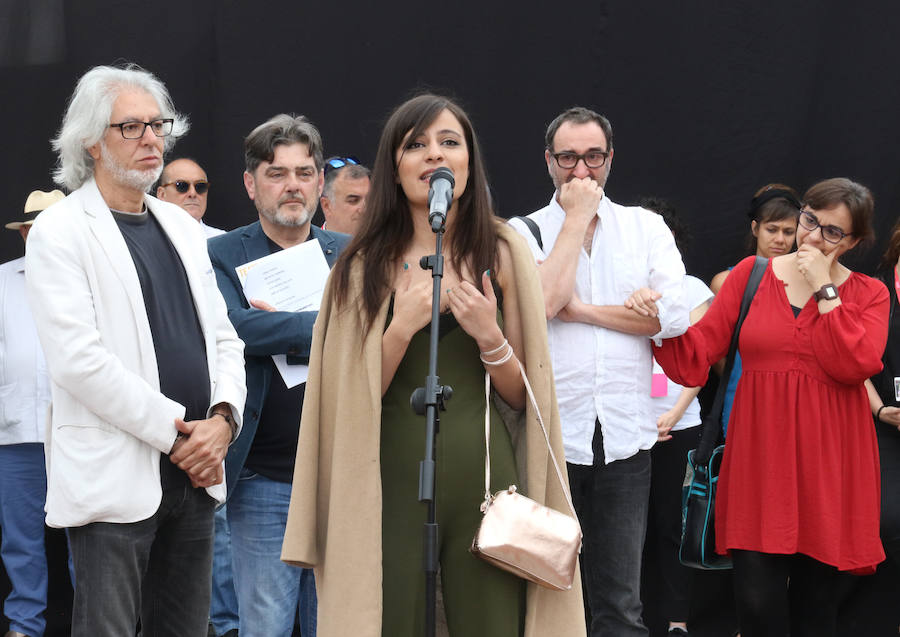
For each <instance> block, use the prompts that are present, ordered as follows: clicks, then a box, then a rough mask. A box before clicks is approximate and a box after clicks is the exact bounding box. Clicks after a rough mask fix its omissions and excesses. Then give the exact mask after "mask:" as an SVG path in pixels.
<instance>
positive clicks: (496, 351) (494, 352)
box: [481, 338, 509, 360]
mask: <svg viewBox="0 0 900 637" xmlns="http://www.w3.org/2000/svg"><path fill="white" fill-rule="evenodd" d="M507 345H509V340H507V339H505V338H504V339H503V342H502V343H500V346H499V347H495V348H494V349H492V350H491V351H489V352H481V355H482V356H493V355H494V354H499V353H500V352H502V351H503V348H504V347H506V346H507ZM481 360H484V359H483V358H482V359H481Z"/></svg>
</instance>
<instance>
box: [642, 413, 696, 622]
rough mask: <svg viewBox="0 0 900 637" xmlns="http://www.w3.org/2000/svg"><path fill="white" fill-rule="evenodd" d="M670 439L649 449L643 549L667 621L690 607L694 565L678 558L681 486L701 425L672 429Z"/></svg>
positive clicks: (681, 615)
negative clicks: (654, 568)
mask: <svg viewBox="0 0 900 637" xmlns="http://www.w3.org/2000/svg"><path fill="white" fill-rule="evenodd" d="M671 435H672V439H671V440H664V441H661V442H657V443H656V444H655V445H654V446H653V449H651V450H650V459H651V462H652V465H653V471H652V474H651V477H650V519H649V523H648V525H647V542H646V544H645V549H644V550H645V551H646V552H647V554H648V555H649V554H652V555H653V556H654V558H655V559H653V560H649V562H651V563H655V564H656V565H657V567H658V569H659V570H658V572H657V573H645V576H647V577H650V578H652V579H656V580H658V581H659V582H660V589H659V590H660V600H659V609H660V613H661V614H662V616H663V618H664V619H665V620H666V621H670V622H679V621H680V622H686V621H687V619H688V612H689V611H690V607H691V586H692V584H693V580H694V571H693V569H690V568H688V567H687V566H684V565H683V564H682V563H681V562H679V561H678V549H679V548H680V546H681V487H682V484H683V483H684V471H685V468H686V467H687V453H688V451H690V450H691V449H696V448H697V444H698V443H699V442H700V425H697V426H696V427H691V428H689V429H682V430H680V431H673V432H671Z"/></svg>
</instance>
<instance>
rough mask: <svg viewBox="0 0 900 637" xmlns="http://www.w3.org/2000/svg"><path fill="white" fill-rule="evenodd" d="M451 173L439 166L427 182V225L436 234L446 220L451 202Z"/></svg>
mask: <svg viewBox="0 0 900 637" xmlns="http://www.w3.org/2000/svg"><path fill="white" fill-rule="evenodd" d="M455 185H456V181H455V180H454V179H453V171H452V170H450V169H449V168H445V167H443V166H441V167H440V168H438V169H437V170H435V171H434V172H433V173H431V179H430V180H429V181H428V186H429V188H428V223H430V224H431V229H432V230H433V231H434V232H438V231H439V230H441V229H442V228H443V226H444V222H445V221H446V220H447V209H448V208H450V203H451V202H452V201H453V186H455Z"/></svg>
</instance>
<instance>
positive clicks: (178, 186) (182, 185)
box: [160, 179, 209, 195]
mask: <svg viewBox="0 0 900 637" xmlns="http://www.w3.org/2000/svg"><path fill="white" fill-rule="evenodd" d="M166 186H175V190H177V191H178V192H180V193H181V194H182V195H183V194H185V193H186V192H187V191H188V190H190V189H191V186H193V187H194V191H195V192H196V193H197V194H198V195H202V194H205V193H206V191H207V190H209V182H208V181H206V180H205V179H198V180H197V181H195V182H190V181H185V180H184V179H176V180H175V181H170V182H169V183H167V184H160V188H165V187H166Z"/></svg>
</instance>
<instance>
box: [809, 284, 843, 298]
mask: <svg viewBox="0 0 900 637" xmlns="http://www.w3.org/2000/svg"><path fill="white" fill-rule="evenodd" d="M813 296H814V297H815V298H816V301H833V300H834V299H836V298H838V289H837V286H836V285H835V284H834V283H826V284H825V285H823V286H822V287H820V288H819V289H818V290H816V293H815V294H814V295H813Z"/></svg>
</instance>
